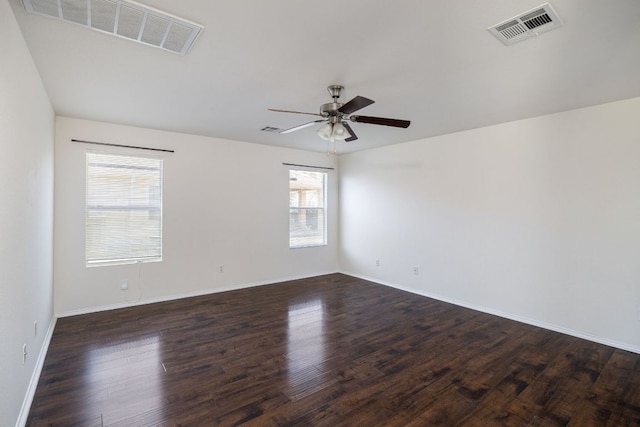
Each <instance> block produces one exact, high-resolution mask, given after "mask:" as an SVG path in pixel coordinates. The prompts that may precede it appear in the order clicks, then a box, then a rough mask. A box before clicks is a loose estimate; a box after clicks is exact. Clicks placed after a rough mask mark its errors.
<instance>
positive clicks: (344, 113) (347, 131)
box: [269, 85, 411, 142]
mask: <svg viewBox="0 0 640 427" xmlns="http://www.w3.org/2000/svg"><path fill="white" fill-rule="evenodd" d="M343 89H344V87H343V86H340V85H331V86H329V87H328V88H327V90H328V91H329V94H330V95H331V97H332V98H333V102H329V103H327V104H322V105H321V106H320V112H319V113H305V112H302V111H292V110H279V109H275V108H269V111H275V112H278V113H295V114H307V115H311V116H319V117H321V118H320V119H317V120H314V121H312V122H308V123H304V124H301V125H298V126H294V127H292V128H289V129H284V130H282V131H280V132H279V133H282V134H285V133H291V132H295V131H297V130H300V129H304V128H306V127H309V126H313V125H315V124H316V123H325V124H324V125H323V126H321V127H320V128H319V129H318V135H319V136H320V137H321V138H322V139H324V140H326V141H331V142H335V141H337V140H344V141H355V140H356V139H358V137H357V136H356V134H355V132H354V131H353V129H351V126H349V122H354V123H368V124H373V125H384V126H392V127H399V128H408V127H409V125H410V124H411V122H410V121H409V120H398V119H388V118H384V117H371V116H360V115H352V114H353V113H355V112H356V111H358V110H360V109H362V108H364V107H366V106H368V105H371V104H373V103H374V102H375V101H373V100H371V99H368V98H365V97H363V96H356V97H355V98H353V99H352V100H351V101H349V102H347V103H346V104H343V103H341V102H338V98H340V94H341V93H342V90H343Z"/></svg>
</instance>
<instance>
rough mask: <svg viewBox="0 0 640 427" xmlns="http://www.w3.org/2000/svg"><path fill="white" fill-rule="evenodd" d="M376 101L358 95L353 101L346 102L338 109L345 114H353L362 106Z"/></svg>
mask: <svg viewBox="0 0 640 427" xmlns="http://www.w3.org/2000/svg"><path fill="white" fill-rule="evenodd" d="M374 102H375V101H373V100H371V99H369V98H365V97H364V96H356V97H355V98H353V99H352V100H351V101H349V102H347V103H346V104H344V105H343V106H342V107H340V109H338V111H340V112H341V113H344V114H351V113H354V112H356V111H358V110H359V109H361V108H364V107H366V106H367V105H371V104H373V103H374Z"/></svg>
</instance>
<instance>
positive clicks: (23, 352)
mask: <svg viewBox="0 0 640 427" xmlns="http://www.w3.org/2000/svg"><path fill="white" fill-rule="evenodd" d="M26 362H27V345H26V344H23V345H22V364H23V365H24V364H25V363H26Z"/></svg>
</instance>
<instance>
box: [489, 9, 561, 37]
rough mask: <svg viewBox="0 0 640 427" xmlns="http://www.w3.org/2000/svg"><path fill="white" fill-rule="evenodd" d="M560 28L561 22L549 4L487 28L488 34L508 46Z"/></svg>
mask: <svg viewBox="0 0 640 427" xmlns="http://www.w3.org/2000/svg"><path fill="white" fill-rule="evenodd" d="M561 26H562V21H561V20H560V17H559V16H558V14H557V13H556V12H555V11H554V10H553V8H552V7H551V5H550V4H549V3H545V4H542V5H540V6H538V7H536V8H535V9H532V10H530V11H528V12H525V13H523V14H521V15H518V16H514V17H513V18H510V19H507V20H506V21H504V22H501V23H499V24H496V25H494V26H493V27H491V28H489V32H491V34H493V35H494V36H496V37H497V38H498V39H499V40H500V41H501V42H502V43H504V44H505V45H507V46H510V45H512V44H514V43H518V42H521V41H524V40H526V39H529V38H531V37H535V36H537V35H539V34H542V33H545V32H547V31H550V30H553V29H555V28H559V27H561Z"/></svg>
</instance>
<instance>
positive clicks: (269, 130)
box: [260, 126, 282, 133]
mask: <svg viewBox="0 0 640 427" xmlns="http://www.w3.org/2000/svg"><path fill="white" fill-rule="evenodd" d="M260 130H262V131H265V132H273V133H280V132H282V129H280V128H275V127H273V126H265V127H263V128H262V129H260Z"/></svg>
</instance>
